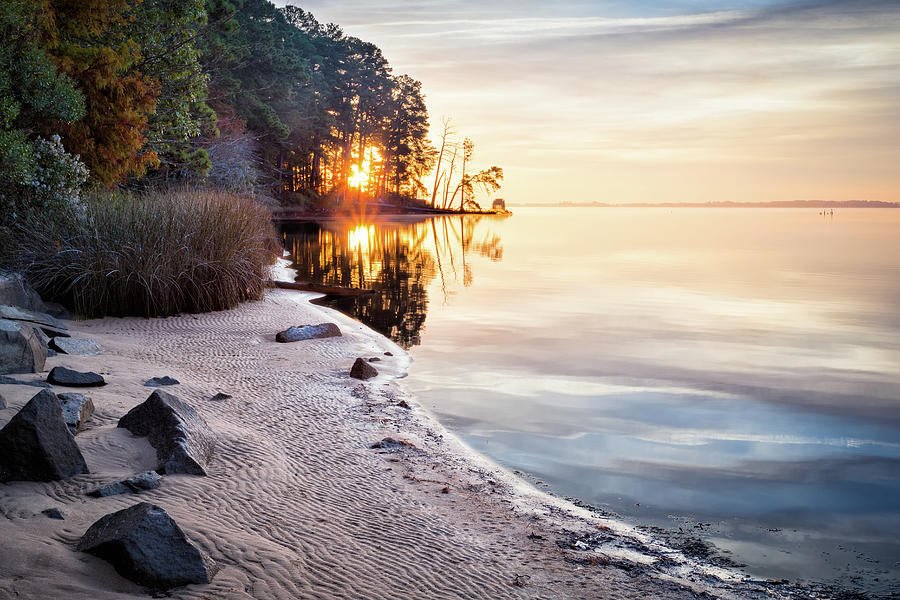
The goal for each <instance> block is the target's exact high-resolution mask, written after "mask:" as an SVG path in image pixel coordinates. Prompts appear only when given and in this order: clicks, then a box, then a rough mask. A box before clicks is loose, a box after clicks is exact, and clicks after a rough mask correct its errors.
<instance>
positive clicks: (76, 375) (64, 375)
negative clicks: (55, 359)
mask: <svg viewBox="0 0 900 600" xmlns="http://www.w3.org/2000/svg"><path fill="white" fill-rule="evenodd" d="M47 381H48V382H49V383H52V384H55V385H64V386H66V387H98V386H101V385H106V380H105V379H103V376H102V375H99V374H97V373H94V372H93V371H87V372H85V373H82V372H81V371H74V370H72V369H68V368H66V367H53V369H51V370H50V375H48V376H47Z"/></svg>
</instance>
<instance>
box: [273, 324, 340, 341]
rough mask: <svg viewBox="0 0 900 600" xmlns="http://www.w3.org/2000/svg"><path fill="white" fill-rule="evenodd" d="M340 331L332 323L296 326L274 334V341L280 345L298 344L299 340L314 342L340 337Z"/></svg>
mask: <svg viewBox="0 0 900 600" xmlns="http://www.w3.org/2000/svg"><path fill="white" fill-rule="evenodd" d="M340 335H341V330H340V329H338V326H337V325H335V324H334V323H320V324H319V325H297V326H294V327H290V328H288V329H285V330H284V331H279V332H278V333H276V334H275V341H276V342H281V343H283V344H284V343H288V342H299V341H301V340H314V339H318V338H329V337H340Z"/></svg>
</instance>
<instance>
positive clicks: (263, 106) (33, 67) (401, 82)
mask: <svg viewBox="0 0 900 600" xmlns="http://www.w3.org/2000/svg"><path fill="white" fill-rule="evenodd" d="M0 34H2V40H0V42H2V43H0V203H2V204H3V210H4V211H6V212H7V213H8V214H14V213H15V212H16V211H17V210H22V209H24V208H25V207H27V206H32V207H34V206H38V207H43V208H48V207H52V204H53V203H54V202H65V201H66V199H67V198H69V197H71V196H72V195H73V194H75V193H77V190H78V188H80V187H81V186H82V184H84V183H85V182H86V184H87V185H89V186H95V187H111V186H120V185H126V186H132V187H141V186H154V185H157V184H160V183H167V182H168V183H171V182H189V183H191V184H196V183H201V182H205V183H211V184H213V185H216V186H221V187H226V188H230V189H233V190H237V191H259V190H263V191H265V193H267V194H268V195H273V196H278V197H280V199H282V200H284V201H287V202H290V201H303V200H308V199H318V198H330V199H347V198H349V197H356V198H359V197H360V196H365V197H378V198H386V197H412V196H417V195H420V196H422V197H427V195H428V190H426V189H425V186H424V185H423V183H422V179H423V177H424V176H425V175H426V174H427V173H428V172H429V170H430V169H431V168H432V167H433V165H434V162H435V158H436V150H435V149H434V148H433V147H432V145H431V143H430V142H429V140H428V139H427V131H428V113H427V110H426V106H425V102H424V98H423V96H422V91H421V85H420V83H419V82H418V81H416V80H414V79H412V78H410V77H408V76H406V75H394V74H393V73H392V70H391V67H390V65H389V64H388V62H387V60H386V59H385V58H384V56H383V55H382V53H381V50H379V49H378V48H377V47H376V46H374V45H373V44H370V43H367V42H364V41H362V40H359V39H357V38H354V37H352V36H348V35H345V34H344V33H343V31H342V30H341V29H340V28H339V27H338V26H336V25H333V24H328V25H323V24H321V23H319V22H318V21H316V19H315V18H314V17H313V16H312V15H311V14H310V13H308V12H306V11H304V10H302V9H300V8H297V7H294V6H288V7H285V8H276V7H275V6H274V5H273V4H272V3H270V2H269V1H267V0H4V1H3V2H2V3H0ZM8 209H9V210H8Z"/></svg>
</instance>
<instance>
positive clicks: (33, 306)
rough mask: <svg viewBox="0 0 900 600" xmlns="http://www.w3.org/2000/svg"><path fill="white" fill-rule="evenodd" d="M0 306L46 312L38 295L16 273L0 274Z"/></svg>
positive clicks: (45, 307)
mask: <svg viewBox="0 0 900 600" xmlns="http://www.w3.org/2000/svg"><path fill="white" fill-rule="evenodd" d="M0 304H6V305H11V306H21V307H22V308H25V309H27V310H37V311H41V312H48V310H47V308H48V307H47V305H46V304H44V302H43V300H41V297H40V296H39V295H38V293H37V292H36V291H34V288H32V287H31V286H30V285H29V284H28V282H27V281H25V278H24V277H22V276H21V275H19V274H18V273H2V274H0Z"/></svg>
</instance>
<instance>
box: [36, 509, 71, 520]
mask: <svg viewBox="0 0 900 600" xmlns="http://www.w3.org/2000/svg"><path fill="white" fill-rule="evenodd" d="M41 514H42V515H47V517H48V518H50V519H59V520H60V521H62V520H64V519H65V518H66V513H64V512H63V511H61V510H59V509H58V508H46V509H44V510H42V511H41Z"/></svg>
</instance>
